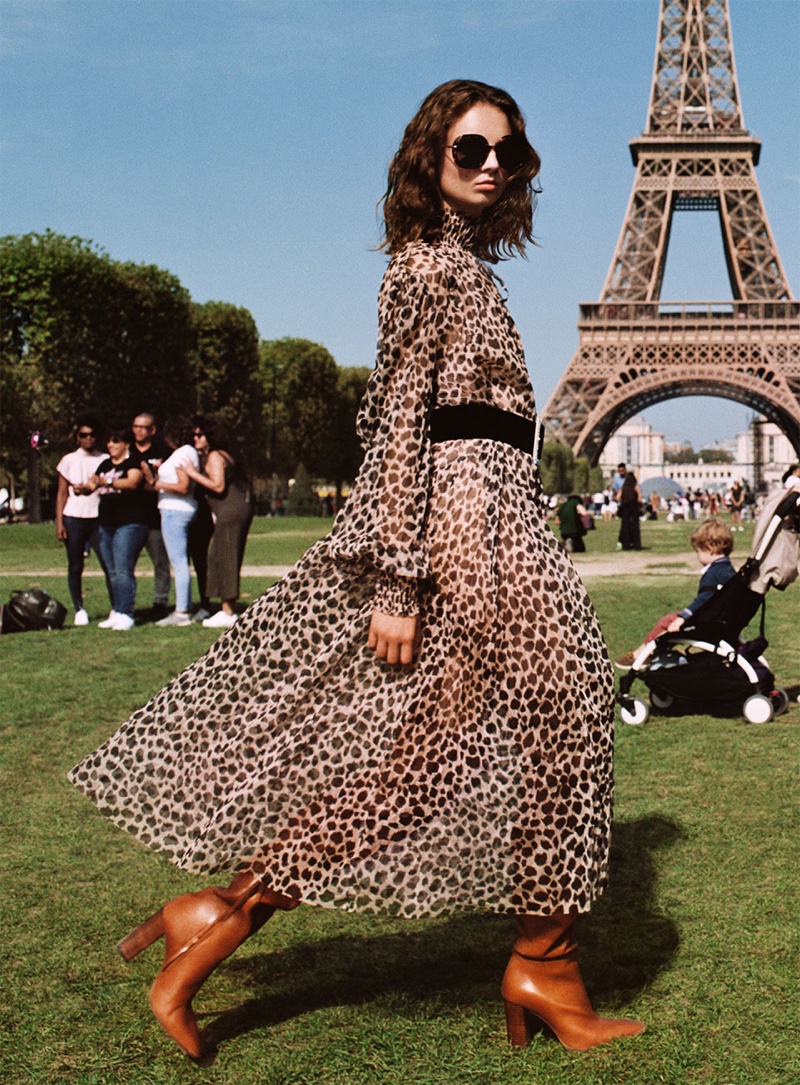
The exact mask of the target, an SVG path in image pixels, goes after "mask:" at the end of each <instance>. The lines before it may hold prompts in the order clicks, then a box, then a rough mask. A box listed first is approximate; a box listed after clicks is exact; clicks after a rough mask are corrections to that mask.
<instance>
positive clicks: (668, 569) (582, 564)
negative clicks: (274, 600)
mask: <svg viewBox="0 0 800 1085" xmlns="http://www.w3.org/2000/svg"><path fill="white" fill-rule="evenodd" d="M574 561H575V565H576V567H577V569H578V572H579V573H580V574H581V577H582V578H585V577H594V576H682V575H684V574H686V575H690V576H694V577H698V576H699V575H700V566H699V564H698V561H697V558H695V556H694V554H654V553H650V552H649V551H647V550H639V551H627V552H625V553H614V554H592V553H586V554H576V555H575V556H574ZM290 569H291V565H243V566H242V576H247V577H255V578H264V579H266V578H267V577H281V576H286V574H287V573H288V572H289V570H290ZM66 572H67V570H66V566H63V567H60V568H58V569H38V570H33V571H31V570H23V571H20V572H8V573H6V572H5V571H4V570H3V568H2V565H1V564H0V575H2V576H14V577H20V578H21V579H36V578H37V577H44V576H66ZM83 575H84V576H102V572H101V570H100V569H97V568H94V569H86V570H85V571H84V574H83ZM136 575H137V576H138V577H151V576H152V575H153V572H152V569H149V568H147V566H145V567H144V568H141V569H137V570H136Z"/></svg>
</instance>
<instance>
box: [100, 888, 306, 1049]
mask: <svg viewBox="0 0 800 1085" xmlns="http://www.w3.org/2000/svg"><path fill="white" fill-rule="evenodd" d="M299 903H300V902H299V901H298V900H294V899H292V898H290V897H284V896H282V895H280V894H278V893H274V892H273V891H272V890H271V889H266V888H264V886H263V885H262V883H261V882H260V881H259V880H256V879H253V878H252V877H251V876H249V875H242V876H239V877H237V878H234V880H233V881H232V882H231V884H230V886H228V888H227V889H218V888H211V889H202V890H200V892H198V893H187V894H185V895H184V896H180V897H175V899H174V900H171V901H169V902H168V903H167V904H165V905H164V907H163V908H161V909H160V910H159V911H158V912H156V914H155V915H153V916H151V917H150V918H149V919H147V920H145V922H144V923H142V924H140V925H139V926H138V927H137V928H136V930H134V931H133V932H132V933H131V934H129V935H128V936H127V937H126V938H123V939H122V941H121V942H120V943H119V946H118V947H117V948H118V949H119V951H120V953H121V954H122V956H123V957H124V958H125V959H126V960H128V961H129V960H131V959H132V958H133V957H135V956H136V955H137V953H140V952H141V951H142V950H143V949H145V948H146V947H147V946H149V945H152V943H153V942H155V941H156V940H157V939H158V938H160V937H161V936H162V935H163V936H164V943H165V947H164V961H163V964H162V965H161V968H160V970H159V972H158V975H157V976H156V978H155V980H154V982H153V986H152V988H151V989H150V1008H151V1009H152V1011H153V1013H154V1014H155V1016H156V1018H157V1019H158V1021H159V1023H160V1024H161V1026H162V1028H163V1029H164V1030H165V1032H166V1033H167V1034H168V1035H169V1036H170V1037H171V1038H172V1039H173V1040H174V1041H175V1043H176V1044H177V1045H178V1047H180V1049H181V1050H182V1051H184V1052H185V1053H186V1054H187V1055H188V1056H189V1057H190V1058H192V1059H195V1060H198V1061H199V1060H202V1059H203V1058H204V1057H205V1056H206V1055H207V1054H208V1052H206V1050H205V1049H204V1047H203V1041H202V1039H201V1037H200V1032H199V1030H198V1028H197V1020H196V1018H195V1015H194V1011H193V1010H192V999H193V998H194V996H195V995H196V994H197V992H198V991H199V990H200V988H201V987H202V985H203V984H204V983H205V981H206V980H207V979H208V977H209V976H210V975H211V973H212V972H213V971H214V969H215V968H216V967H217V965H218V964H220V962H221V961H224V960H225V958H226V957H230V955H231V954H232V953H233V952H234V951H235V950H236V949H238V948H239V946H240V945H241V944H242V942H244V941H245V939H246V938H248V937H249V936H250V935H251V934H253V933H255V931H257V930H258V929H259V928H260V927H262V926H263V925H264V924H265V923H266V922H267V920H268V919H269V918H270V917H271V916H272V914H273V913H274V912H275V910H276V908H280V909H282V910H284V911H290V910H291V909H292V908H295V907H297V905H298V904H299Z"/></svg>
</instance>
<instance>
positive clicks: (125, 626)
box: [108, 614, 136, 633]
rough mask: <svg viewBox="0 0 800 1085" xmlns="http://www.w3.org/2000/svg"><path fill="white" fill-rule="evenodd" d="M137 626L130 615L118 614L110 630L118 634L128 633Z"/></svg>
mask: <svg viewBox="0 0 800 1085" xmlns="http://www.w3.org/2000/svg"><path fill="white" fill-rule="evenodd" d="M135 624H136V623H135V622H134V620H133V618H132V617H131V616H130V614H117V615H116V616H115V618H114V624H113V625H110V626H109V627H108V628H109V629H113V630H114V631H115V632H116V633H127V632H128V630H129V629H133V627H134V625H135Z"/></svg>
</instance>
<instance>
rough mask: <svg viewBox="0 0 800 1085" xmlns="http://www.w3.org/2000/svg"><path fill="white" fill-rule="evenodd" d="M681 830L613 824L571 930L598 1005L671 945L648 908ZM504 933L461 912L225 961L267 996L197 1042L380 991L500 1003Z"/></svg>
mask: <svg viewBox="0 0 800 1085" xmlns="http://www.w3.org/2000/svg"><path fill="white" fill-rule="evenodd" d="M683 835H684V834H683V831H682V830H681V828H680V827H679V826H678V825H677V824H676V823H675V822H673V821H671V820H669V819H667V818H663V817H659V816H651V817H646V818H640V819H638V820H636V821H630V822H620V823H617V824H615V826H614V836H613V841H614V842H613V846H612V858H611V878H610V883H609V888H608V890H607V892H606V895H605V897H604V898H603V900H602V901H601V902H599V903H598V904H597V905H596V906H595V908H594V910H593V912H592V915H591V917H586V918H584V919H582V920H581V921H580V929H579V935H578V937H579V943H580V947H581V948H580V959H581V969H582V974H583V978H584V981H585V983H586V987H587V989H588V991H589V994H590V996H591V997H592V998H593V999H594V1000H596V1002H597V1003H598V1004H602V1005H603V1006H604V1008H608V1007H619V1006H621V1005H624V1004H625V1003H626V1002H628V1001H630V999H631V998H632V997H633V996H634V995H635V994H636V993H637V992H638V991H640V990H642V989H643V988H645V987H646V986H647V985H648V984H649V983H651V982H652V980H653V979H654V978H655V976H656V975H657V974H658V973H659V971H660V970H661V969H662V968H664V967H665V966H666V965H667V964H668V962H669V961H670V960H671V958H672V956H673V954H674V953H675V950H676V949H677V947H678V944H679V938H678V931H677V928H676V926H675V924H674V923H673V922H672V921H671V920H670V919H668V918H667V917H666V916H663V915H659V914H658V912H657V911H656V910H655V886H656V877H657V875H656V862H655V858H654V853H655V852H657V851H659V850H660V849H663V848H667V847H670V846H671V845H672V844H673V843H675V841H677V840H679V839H681V837H682V836H683ZM513 937H514V924H513V921H512V920H511V919H510V918H509V917H508V916H503V915H496V914H491V913H467V914H459V915H457V916H453V917H450V918H447V919H444V920H441V921H438V922H435V923H434V922H432V925H431V927H430V928H429V929H427V930H423V931H419V930H415V931H412V932H403V931H400V932H398V933H396V934H384V935H379V936H376V937H371V938H358V937H353V936H347V937H337V938H331V939H328V940H326V941H322V942H314V943H306V944H301V945H297V946H293V947H292V948H290V949H285V950H282V951H278V952H276V953H273V954H268V955H266V954H265V955H262V956H258V957H253V958H249V959H247V960H241V961H237V960H235V959H234V960H233V961H230V962H229V963H228V964H227V965H224V966H223V967H225V968H227V969H229V970H232V972H233V973H234V974H235V975H237V977H238V979H239V980H240V982H241V983H242V984H243V985H244V986H245V987H246V988H250V989H253V988H256V989H259V990H263V989H264V988H265V987H268V988H269V994H263V995H259V996H258V997H256V998H252V999H250V1000H248V1001H246V1002H245V1003H243V1004H242V1005H241V1006H238V1007H236V1008H235V1009H232V1010H227V1011H224V1012H223V1013H221V1014H219V1016H217V1017H216V1019H215V1020H214V1021H213V1023H211V1024H210V1025H209V1026H208V1027H207V1028H206V1029H205V1031H204V1039H205V1042H206V1043H207V1044H208V1045H209V1046H210V1047H216V1046H218V1045H220V1044H223V1043H225V1042H226V1041H229V1040H232V1039H234V1038H235V1037H236V1036H240V1035H242V1034H245V1033H248V1032H250V1031H252V1030H254V1029H259V1028H264V1027H268V1026H270V1025H276V1024H278V1023H280V1022H283V1021H287V1020H289V1019H291V1018H294V1017H298V1016H301V1015H303V1014H306V1013H309V1012H312V1011H314V1010H318V1009H322V1008H325V1007H329V1006H340V1005H357V1004H361V1003H368V1002H372V1001H375V1000H377V999H381V998H383V997H386V996H392V997H393V1000H395V1001H394V1003H393V1004H394V1005H396V1004H397V1000H399V1001H400V1002H401V1003H402V1000H403V998H404V997H406V998H408V999H410V1000H412V1001H413V1002H415V1003H416V1002H422V1003H423V1004H425V1006H426V1012H429V1013H435V1012H436V1011H435V1009H432V1008H431V1000H432V999H434V1000H435V1001H436V1003H437V1004H438V1005H439V1007H442V1008H443V1009H444V1010H445V1012H447V1011H449V1010H451V1009H455V1008H456V1007H458V1006H462V1007H463V1006H464V1005H467V1004H471V1003H476V1002H477V1003H481V1002H488V1003H498V1005H499V1003H500V980H501V977H502V974H503V970H504V968H505V965H506V962H507V960H508V954H509V948H510V945H511V942H512V940H513ZM400 1012H402V1010H401V1011H400ZM212 1015H213V1011H212V1013H209V1014H205V1015H203V1016H206V1017H208V1016H212Z"/></svg>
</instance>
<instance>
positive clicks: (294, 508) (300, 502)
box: [286, 463, 320, 516]
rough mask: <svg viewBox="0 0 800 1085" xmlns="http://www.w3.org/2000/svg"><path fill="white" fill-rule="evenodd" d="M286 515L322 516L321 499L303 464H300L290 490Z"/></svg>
mask: <svg viewBox="0 0 800 1085" xmlns="http://www.w3.org/2000/svg"><path fill="white" fill-rule="evenodd" d="M286 514H287V516H319V514H320V502H319V497H318V496H317V494H316V492H315V490H314V487H313V486H312V485H311V479H310V478H309V477H308V471H306V469H305V467H304V466H303V465H302V463H301V464H298V467H297V474H296V475H295V478H294V483H293V485H292V488H291V489H290V490H289V496H288V498H287V500H286Z"/></svg>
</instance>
